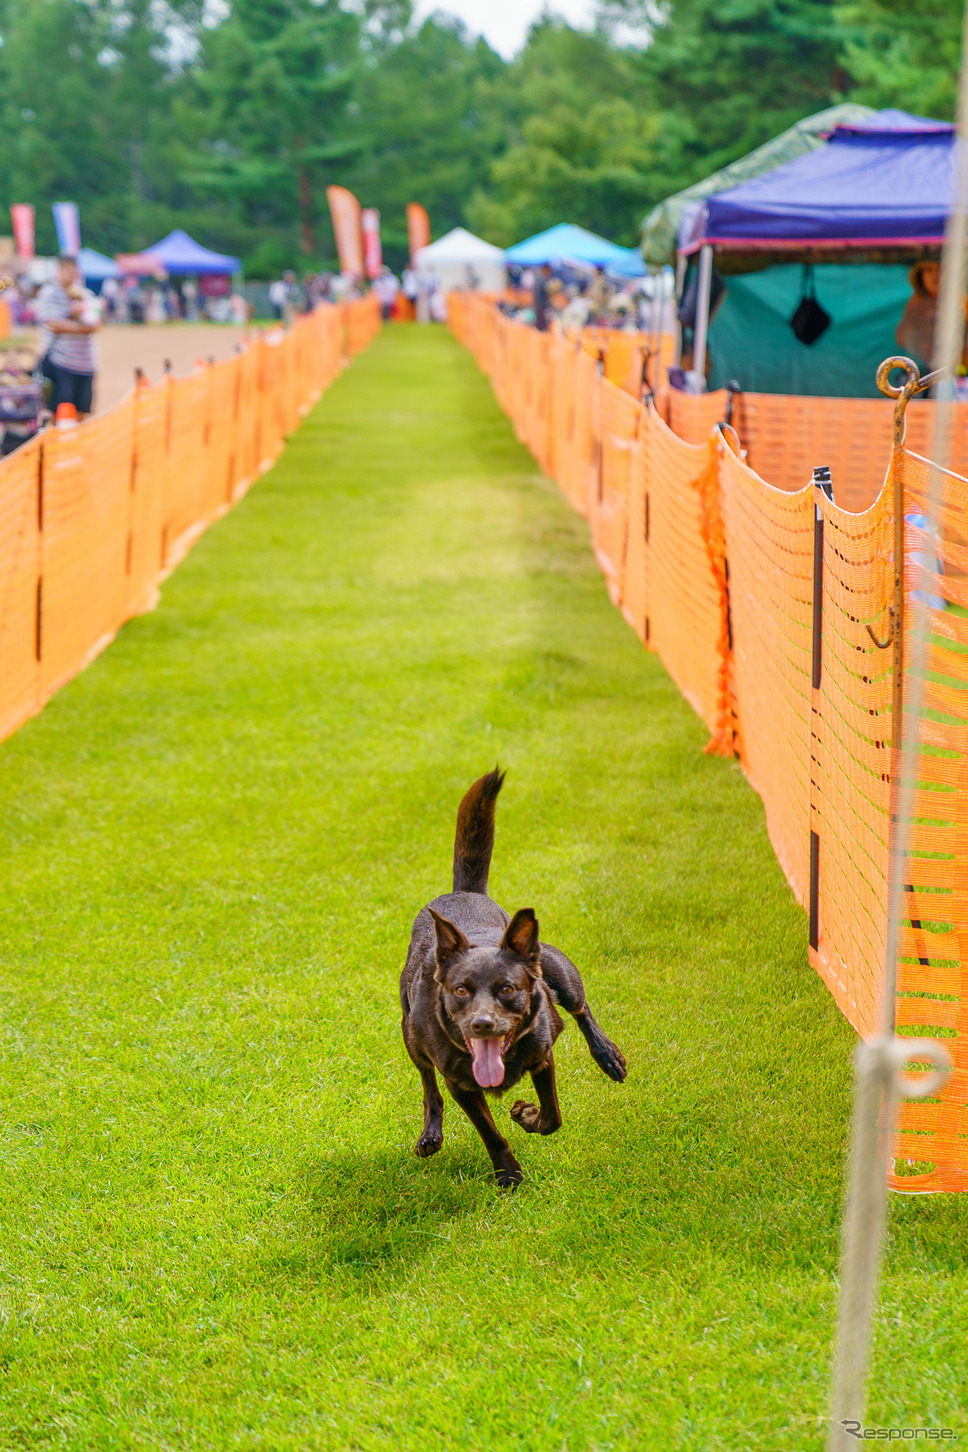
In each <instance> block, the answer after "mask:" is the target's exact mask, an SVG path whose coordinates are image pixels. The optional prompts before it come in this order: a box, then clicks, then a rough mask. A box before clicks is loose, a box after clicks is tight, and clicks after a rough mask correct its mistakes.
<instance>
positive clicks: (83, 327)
mask: <svg viewBox="0 0 968 1452" xmlns="http://www.w3.org/2000/svg"><path fill="white" fill-rule="evenodd" d="M37 321H38V322H39V323H40V330H41V354H42V358H43V362H42V364H41V367H42V368H43V372H44V377H45V378H48V379H49V380H50V383H51V385H52V390H53V391H52V397H51V404H50V406H51V408H52V409H53V411H54V412H55V413H56V412H57V406H58V404H61V403H72V404H73V405H74V407H75V408H76V409H77V416H78V418H86V417H87V415H88V414H89V413H90V412H91V408H92V403H93V398H94V375H95V373H96V372H97V344H96V342H95V340H94V335H95V333H96V332H97V330H98V328H99V327H100V326H101V322H100V317H99V315H98V312H97V301H96V299H95V297H94V294H93V293H92V292H89V291H88V289H87V288H86V287H84V286H83V284H82V283H81V277H80V273H79V272H78V270H77V263H76V262H75V260H74V258H73V257H66V256H63V257H58V259H57V272H56V276H55V280H54V281H53V282H48V283H47V284H46V286H44V287H42V288H41V290H40V296H39V297H38V299H37Z"/></svg>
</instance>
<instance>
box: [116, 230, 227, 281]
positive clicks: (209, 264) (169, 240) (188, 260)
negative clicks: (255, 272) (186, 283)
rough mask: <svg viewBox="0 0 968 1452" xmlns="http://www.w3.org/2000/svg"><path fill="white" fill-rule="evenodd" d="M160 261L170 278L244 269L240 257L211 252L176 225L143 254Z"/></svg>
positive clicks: (210, 274) (201, 275)
mask: <svg viewBox="0 0 968 1452" xmlns="http://www.w3.org/2000/svg"><path fill="white" fill-rule="evenodd" d="M140 255H141V256H142V257H149V258H151V259H152V261H154V262H157V263H159V264H160V265H161V266H162V267H163V268H164V269H165V271H166V272H167V273H168V276H169V277H206V276H208V277H211V276H212V275H214V274H217V273H218V274H223V275H224V274H225V273H233V272H241V271H242V263H241V261H240V260H239V258H238V257H229V256H228V255H227V254H226V253H224V252H211V251H210V250H209V249H208V248H207V247H202V246H201V244H200V243H198V242H196V241H195V240H194V239H193V238H192V237H189V235H188V233H187V232H183V231H182V229H181V228H180V227H176V229H175V231H174V232H169V233H168V236H167V237H163V238H162V240H161V241H160V242H156V243H155V245H154V247H146V248H145V249H144V252H143V253H141V254H140Z"/></svg>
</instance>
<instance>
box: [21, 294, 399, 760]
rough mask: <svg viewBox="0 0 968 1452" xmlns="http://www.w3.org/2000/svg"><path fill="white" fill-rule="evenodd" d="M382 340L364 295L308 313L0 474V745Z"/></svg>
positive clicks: (145, 598)
mask: <svg viewBox="0 0 968 1452" xmlns="http://www.w3.org/2000/svg"><path fill="white" fill-rule="evenodd" d="M379 328H380V309H379V304H378V303H377V302H376V300H375V299H370V298H365V299H360V300H357V301H353V302H350V303H345V304H342V305H341V306H339V307H323V308H319V309H317V311H316V312H314V313H312V314H310V315H309V316H307V317H304V318H300V319H299V321H298V322H296V324H295V325H294V326H293V327H292V328H291V329H290V330H289V331H288V332H285V333H283V332H282V330H281V329H274V330H273V331H272V332H270V333H268V334H265V335H263V336H262V337H260V338H259V339H258V340H257V341H256V342H254V343H253V344H252V346H250V347H249V348H248V349H247V350H246V351H245V352H243V353H241V354H240V355H239V356H237V357H236V358H232V359H228V360H226V361H225V362H222V363H214V364H211V365H210V366H208V367H200V368H199V369H197V370H196V371H195V372H194V373H193V374H191V375H190V376H189V377H187V378H180V379H177V380H176V379H171V378H167V379H165V381H164V382H162V383H161V384H159V385H158V386H157V387H154V388H150V387H145V386H143V385H142V386H140V387H138V388H136V389H135V391H134V392H133V393H132V394H131V395H129V397H128V398H126V399H125V400H124V401H123V402H122V403H120V404H118V405H117V407H116V408H113V409H111V410H110V411H109V412H108V413H106V414H102V415H101V416H100V417H98V418H94V419H90V420H89V421H88V422H86V423H84V424H82V425H80V427H78V428H75V429H70V430H66V429H47V430H46V431H45V432H44V433H43V434H41V435H39V436H38V437H37V438H36V439H34V440H32V441H31V442H30V443H29V444H25V445H24V446H23V448H20V449H18V450H17V451H16V453H13V454H11V455H10V456H9V457H8V458H6V459H4V460H3V461H2V462H0V739H2V738H3V737H4V736H8V735H9V734H10V733H11V732H12V731H15V730H16V729H17V727H18V726H20V725H21V724H22V723H23V722H24V721H25V720H27V718H28V717H29V716H31V715H33V714H34V713H35V712H36V711H39V710H40V708H41V707H42V706H43V704H44V702H45V701H47V700H49V699H50V697H51V696H52V695H53V693H54V692H55V691H56V690H57V689H58V687H60V686H61V685H63V684H64V682H65V681H67V680H70V678H71V677H72V676H74V675H76V674H77V672H78V671H79V670H82V669H83V667H84V666H85V665H86V664H87V662H88V661H90V660H91V659H92V658H93V656H95V655H96V654H97V653H98V651H99V650H101V649H102V648H103V647H104V646H105V645H106V644H107V643H108V641H109V640H110V639H111V637H112V636H113V635H114V633H115V632H116V631H117V630H118V628H119V627H120V626H121V625H122V624H123V623H124V621H125V620H127V619H129V618H130V617H131V616H132V615H135V614H137V613H138V612H139V611H141V610H145V609H147V608H149V607H150V606H151V604H152V603H153V601H154V600H155V599H156V597H157V589H158V583H159V581H160V580H161V579H162V578H163V577H164V575H165V574H166V573H167V572H168V571H169V570H171V569H172V568H173V566H174V565H175V564H177V562H178V560H179V559H181V558H182V556H183V555H184V553H185V551H186V550H187V549H188V548H189V547H190V545H191V543H192V541H193V540H194V539H195V538H197V536H198V535H199V534H200V533H201V531H202V530H203V529H205V527H206V526H207V525H208V524H210V523H211V522H212V520H213V519H215V518H216V517H217V516H218V515H220V514H222V513H224V512H225V510H226V509H228V508H229V507H230V506H231V504H232V503H233V502H234V501H235V500H237V499H238V498H240V497H241V495H242V494H243V493H244V492H245V490H246V489H247V488H248V486H249V484H250V483H251V482H252V480H253V478H254V477H255V475H256V474H257V473H258V472H259V471H260V470H261V469H264V468H267V467H268V465H269V464H270V463H271V462H272V460H273V459H275V458H276V457H277V455H278V454H279V452H280V450H281V449H282V447H283V443H284V440H285V436H286V434H287V433H288V432H290V431H291V430H292V428H293V427H294V426H295V424H296V422H297V420H298V418H299V416H300V414H301V413H303V412H305V410H306V408H308V407H309V406H310V404H311V403H312V402H314V401H315V399H316V398H318V397H319V395H320V393H321V392H322V390H323V389H324V388H325V387H326V386H327V384H329V383H330V382H331V381H332V380H333V378H334V377H335V376H336V374H337V373H338V372H339V370H340V368H341V367H342V364H343V362H344V361H345V360H346V358H348V357H349V356H351V355H352V353H354V352H356V351H358V350H359V349H360V348H362V347H364V346H365V345H366V343H368V342H369V341H370V339H371V338H372V337H373V336H374V335H375V334H376V333H377V332H378V331H379Z"/></svg>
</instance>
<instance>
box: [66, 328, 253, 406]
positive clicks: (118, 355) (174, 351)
mask: <svg viewBox="0 0 968 1452" xmlns="http://www.w3.org/2000/svg"><path fill="white" fill-rule="evenodd" d="M244 335H245V329H243V328H238V327H233V326H231V325H229V324H215V323H165V324H163V325H159V326H155V327H152V326H149V325H146V326H144V327H134V326H131V325H129V324H119V325H118V326H116V327H106V328H102V330H101V334H100V338H99V344H100V351H101V367H100V370H99V373H98V380H97V392H96V394H95V401H94V407H95V412H97V413H104V411H105V410H106V409H109V408H112V407H113V406H114V404H116V403H117V402H118V401H119V400H120V399H122V398H123V397H124V395H125V394H126V393H127V392H128V390H129V388H130V387H131V385H132V383H133V381H134V370H135V368H142V369H143V370H144V372H145V373H146V374H147V375H148V377H149V379H150V380H151V382H152V383H157V381H158V380H159V378H161V376H162V373H163V371H164V366H165V359H166V358H170V359H171V365H172V370H173V372H174V373H175V376H176V377H180V376H181V375H183V374H185V373H190V372H191V370H192V369H193V368H194V366H195V364H196V362H197V361H198V360H199V359H200V358H201V359H206V358H217V359H218V358H228V357H230V356H231V355H232V353H233V352H234V351H235V349H236V347H237V346H238V344H239V343H240V342H241V341H242V338H243V337H244Z"/></svg>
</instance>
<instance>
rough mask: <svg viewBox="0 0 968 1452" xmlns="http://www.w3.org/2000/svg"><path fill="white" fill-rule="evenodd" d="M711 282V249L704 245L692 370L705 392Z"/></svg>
mask: <svg viewBox="0 0 968 1452" xmlns="http://www.w3.org/2000/svg"><path fill="white" fill-rule="evenodd" d="M712 281H713V249H712V247H711V246H710V245H709V243H708V242H707V243H705V245H704V246H703V247H701V248H700V251H699V289H698V292H697V294H696V328H695V332H694V333H693V344H692V368H693V372H694V373H696V374H698V375H699V378H700V380H701V384H702V386H701V388H700V392H701V393H705V391H706V334H707V332H708V331H709V295H710V292H711V290H712Z"/></svg>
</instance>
